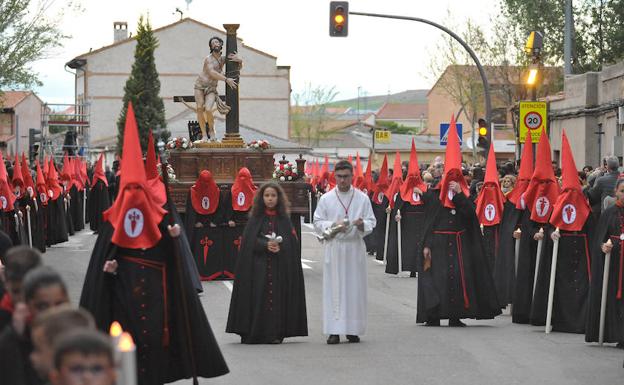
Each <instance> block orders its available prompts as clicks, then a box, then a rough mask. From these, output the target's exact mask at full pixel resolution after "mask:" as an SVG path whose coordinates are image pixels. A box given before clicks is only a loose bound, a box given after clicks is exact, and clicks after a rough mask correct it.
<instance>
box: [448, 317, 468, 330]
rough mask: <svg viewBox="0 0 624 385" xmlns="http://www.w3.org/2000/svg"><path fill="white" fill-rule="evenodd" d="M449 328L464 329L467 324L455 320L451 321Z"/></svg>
mask: <svg viewBox="0 0 624 385" xmlns="http://www.w3.org/2000/svg"><path fill="white" fill-rule="evenodd" d="M449 326H450V327H454V328H463V327H466V324H465V323H463V322H461V320H459V319H458V318H453V319H450V320H449Z"/></svg>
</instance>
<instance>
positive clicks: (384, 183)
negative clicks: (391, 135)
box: [373, 154, 390, 205]
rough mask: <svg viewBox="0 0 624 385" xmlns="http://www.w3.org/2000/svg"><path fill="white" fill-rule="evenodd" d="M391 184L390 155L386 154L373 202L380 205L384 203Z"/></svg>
mask: <svg viewBox="0 0 624 385" xmlns="http://www.w3.org/2000/svg"><path fill="white" fill-rule="evenodd" d="M389 185H390V183H389V182H388V154H384V159H383V163H382V164H381V169H380V170H379V178H377V183H376V184H375V191H374V193H373V202H375V203H376V204H378V205H380V204H382V203H383V199H384V196H385V194H386V190H387V189H388V186H389Z"/></svg>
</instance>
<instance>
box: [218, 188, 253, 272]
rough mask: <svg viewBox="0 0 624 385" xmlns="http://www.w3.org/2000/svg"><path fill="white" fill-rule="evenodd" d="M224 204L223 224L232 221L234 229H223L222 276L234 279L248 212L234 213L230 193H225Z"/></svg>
mask: <svg viewBox="0 0 624 385" xmlns="http://www.w3.org/2000/svg"><path fill="white" fill-rule="evenodd" d="M225 202H226V203H225V204H228V203H229V204H228V206H227V207H228V209H227V210H225V212H226V213H225V222H229V221H233V222H234V223H235V226H234V227H230V226H229V225H228V226H227V227H224V228H223V229H224V234H223V241H224V242H223V275H224V276H225V277H226V278H231V279H234V270H235V269H236V261H237V260H238V254H239V252H240V245H241V242H242V239H243V230H244V229H245V226H246V225H247V221H248V219H249V211H236V210H234V209H233V208H232V205H231V203H230V202H232V198H231V192H229V191H227V192H226V201H225Z"/></svg>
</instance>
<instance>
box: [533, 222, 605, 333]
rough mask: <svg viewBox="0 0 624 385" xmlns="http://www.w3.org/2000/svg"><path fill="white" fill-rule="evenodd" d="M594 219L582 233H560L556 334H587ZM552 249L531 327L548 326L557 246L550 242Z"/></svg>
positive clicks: (543, 265) (541, 273)
mask: <svg viewBox="0 0 624 385" xmlns="http://www.w3.org/2000/svg"><path fill="white" fill-rule="evenodd" d="M593 224H594V219H593V217H592V216H591V214H590V216H589V217H588V219H587V221H586V222H585V226H584V227H583V229H581V231H564V230H560V234H561V238H560V239H559V251H558V254H557V271H556V276H555V293H554V297H553V316H552V328H553V330H554V331H560V332H567V333H585V323H586V320H587V304H588V298H589V285H590V274H589V273H590V260H591V258H590V251H589V245H591V244H592V238H591V237H590V236H589V232H590V229H593ZM553 231H554V229H553V228H552V227H551V228H549V231H548V232H547V233H545V234H544V237H548V239H550V235H551V234H552V232H553ZM548 246H549V247H548V249H547V250H546V251H545V253H544V255H542V259H541V261H540V266H539V270H538V273H537V284H536V286H535V296H534V299H533V302H532V306H531V324H532V325H536V326H543V325H545V324H546V314H547V310H548V292H549V290H550V270H551V266H552V253H553V247H554V243H553V242H549V243H548Z"/></svg>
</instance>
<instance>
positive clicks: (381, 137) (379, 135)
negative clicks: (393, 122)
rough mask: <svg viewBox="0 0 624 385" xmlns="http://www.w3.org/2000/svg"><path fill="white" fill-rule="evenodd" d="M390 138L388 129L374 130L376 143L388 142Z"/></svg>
mask: <svg viewBox="0 0 624 385" xmlns="http://www.w3.org/2000/svg"><path fill="white" fill-rule="evenodd" d="M391 138H392V136H391V134H390V131H386V130H375V142H377V143H390V139H391Z"/></svg>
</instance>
